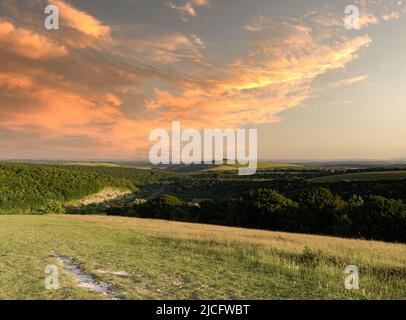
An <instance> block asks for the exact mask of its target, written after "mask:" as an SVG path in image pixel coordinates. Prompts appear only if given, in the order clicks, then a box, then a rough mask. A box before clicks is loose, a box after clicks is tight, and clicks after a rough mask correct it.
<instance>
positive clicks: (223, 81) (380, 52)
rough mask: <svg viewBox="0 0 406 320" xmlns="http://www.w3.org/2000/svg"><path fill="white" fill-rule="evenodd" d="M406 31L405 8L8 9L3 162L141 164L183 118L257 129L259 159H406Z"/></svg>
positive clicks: (389, 4)
mask: <svg viewBox="0 0 406 320" xmlns="http://www.w3.org/2000/svg"><path fill="white" fill-rule="evenodd" d="M351 2H352V3H351ZM48 4H55V5H56V6H57V7H58V8H59V12H60V24H61V25H60V29H59V30H46V29H45V28H44V19H45V16H46V15H44V9H45V7H46V6H47V5H48ZM349 4H355V5H356V6H358V8H359V9H360V14H361V16H360V26H361V28H360V30H347V29H346V28H345V25H344V18H345V14H344V9H345V7H346V5H349ZM405 32H406V1H404V0H396V1H392V0H368V1H366V0H351V1H342V0H334V1H333V0H329V1H320V0H306V1H303V0H283V1H282V0H279V1H276V0H249V1H248V0H115V1H112V0H97V1H96V0H94V1H90V0H70V1H67V0H52V1H51V0H49V1H46V0H17V1H15V0H2V1H1V2H0V148H1V149H0V150H1V152H0V158H1V159H16V158H18V159H145V158H146V157H147V155H148V149H149V148H150V146H151V142H149V141H148V134H149V132H150V131H151V130H153V129H155V128H170V126H171V122H172V121H176V120H180V121H181V123H182V128H184V129H187V128H196V129H203V128H213V129H214V128H223V129H225V128H258V129H259V139H258V154H259V157H260V158H262V159H292V160H294V159H391V158H402V157H403V158H406V63H405V60H406V33H405Z"/></svg>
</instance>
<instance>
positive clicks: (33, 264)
mask: <svg viewBox="0 0 406 320" xmlns="http://www.w3.org/2000/svg"><path fill="white" fill-rule="evenodd" d="M57 257H70V258H69V259H72V260H74V261H75V262H77V263H78V264H80V267H81V268H82V270H83V272H85V273H87V274H89V275H91V276H93V277H94V278H95V279H96V280H97V281H103V282H105V283H108V284H109V285H111V286H113V287H114V288H115V292H116V298H118V299H301V298H308V299H395V298H397V299H405V298H406V294H405V292H406V268H405V266H406V245H402V244H390V243H383V242H374V241H363V240H350V239H340V238H332V237H322V236H311V235H299V234H289V233H281V232H268V231H258V230H248V229H239V228H227V227H219V226H208V225H199V224H187V223H179V222H167V221H160V220H147V219H145V220H141V219H136V218H119V217H107V216H70V215H60V216H59V215H43V216H34V215H31V216H21V215H18V216H16V215H14V216H12V215H10V216H0V270H1V271H0V284H1V285H0V299H31V298H33V299H106V298H108V297H107V296H105V295H103V294H101V293H96V292H91V291H89V290H87V289H86V288H82V287H80V286H78V284H77V283H76V281H75V279H74V278H73V277H72V276H69V275H68V274H66V273H65V272H64V270H63V266H62V265H61V263H60V261H59V260H58V259H57ZM48 265H56V266H57V267H58V268H59V270H60V271H59V274H60V279H59V287H60V288H59V289H57V290H46V289H45V287H44V279H45V277H46V276H47V275H46V274H45V272H44V269H45V267H46V266H48ZM347 265H356V266H358V268H359V271H360V289H359V290H352V291H349V290H346V289H345V288H344V279H345V277H346V275H345V274H344V269H345V267H346V266H347Z"/></svg>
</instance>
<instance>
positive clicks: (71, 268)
mask: <svg viewBox="0 0 406 320" xmlns="http://www.w3.org/2000/svg"><path fill="white" fill-rule="evenodd" d="M54 257H55V258H56V259H57V260H58V262H59V263H60V264H61V265H62V267H63V269H64V270H65V272H66V273H67V274H68V275H69V276H71V277H73V278H74V279H75V280H76V282H77V283H78V286H79V287H80V288H83V289H87V290H89V291H92V292H96V293H100V294H102V295H104V296H106V297H108V298H109V299H111V300H119V298H118V290H117V289H116V288H115V287H114V286H113V285H111V284H108V283H107V282H104V281H97V280H96V279H95V278H94V277H93V276H91V275H90V274H88V273H86V272H85V271H84V270H83V269H82V268H81V266H80V264H79V263H78V262H76V261H75V260H74V259H73V258H72V257H66V256H58V255H55V256H54Z"/></svg>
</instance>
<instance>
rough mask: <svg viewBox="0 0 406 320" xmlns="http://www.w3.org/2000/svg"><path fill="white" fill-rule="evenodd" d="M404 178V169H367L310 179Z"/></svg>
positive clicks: (405, 173) (377, 179) (333, 180)
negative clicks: (366, 170)
mask: <svg viewBox="0 0 406 320" xmlns="http://www.w3.org/2000/svg"><path fill="white" fill-rule="evenodd" d="M402 179H406V171H375V172H374V171H369V172H357V173H341V174H336V175H328V176H324V177H317V178H313V179H310V181H312V182H322V183H325V182H338V181H345V180H347V181H381V180H402Z"/></svg>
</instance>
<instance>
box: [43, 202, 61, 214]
mask: <svg viewBox="0 0 406 320" xmlns="http://www.w3.org/2000/svg"><path fill="white" fill-rule="evenodd" d="M43 213H45V214H64V213H65V208H64V207H63V204H62V202H61V201H59V200H49V201H48V203H47V204H46V205H45V207H44V209H43Z"/></svg>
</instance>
